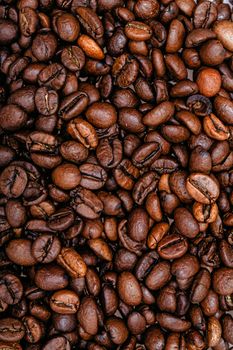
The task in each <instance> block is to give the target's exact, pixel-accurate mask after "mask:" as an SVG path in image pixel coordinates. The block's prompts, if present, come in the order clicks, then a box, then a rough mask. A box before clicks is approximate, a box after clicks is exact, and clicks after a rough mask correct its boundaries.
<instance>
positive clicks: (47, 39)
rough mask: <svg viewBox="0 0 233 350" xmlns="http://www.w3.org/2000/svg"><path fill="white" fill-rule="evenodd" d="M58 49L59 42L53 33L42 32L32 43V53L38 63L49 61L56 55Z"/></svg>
mask: <svg viewBox="0 0 233 350" xmlns="http://www.w3.org/2000/svg"><path fill="white" fill-rule="evenodd" d="M56 49H57V40H56V37H55V35H54V34H52V33H51V32H46V31H45V32H42V33H40V34H37V36H36V37H35V38H34V40H33V42H32V53H33V55H34V56H35V57H36V58H37V59H38V61H48V60H50V59H51V58H52V57H53V55H54V54H55V52H56Z"/></svg>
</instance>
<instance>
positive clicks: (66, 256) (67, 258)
mask: <svg viewBox="0 0 233 350" xmlns="http://www.w3.org/2000/svg"><path fill="white" fill-rule="evenodd" d="M57 262H58V264H59V265H61V266H62V267H64V269H65V270H66V271H67V273H68V274H69V275H70V276H71V277H74V278H77V277H83V276H85V274H86V271H87V267H86V264H85V262H84V261H83V259H82V257H81V256H80V255H79V254H78V253H77V252H76V251H75V250H74V249H72V248H62V250H61V251H60V254H59V255H58V257H57Z"/></svg>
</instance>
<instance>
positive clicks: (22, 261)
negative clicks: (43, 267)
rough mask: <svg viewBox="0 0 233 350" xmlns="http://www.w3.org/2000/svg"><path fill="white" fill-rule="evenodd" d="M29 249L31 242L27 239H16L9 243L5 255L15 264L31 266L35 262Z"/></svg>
mask: <svg viewBox="0 0 233 350" xmlns="http://www.w3.org/2000/svg"><path fill="white" fill-rule="evenodd" d="M31 248H32V242H31V241H30V240H29V239H24V238H17V239H14V240H12V241H10V242H9V244H8V245H7V246H6V254H7V256H8V258H9V259H10V260H11V261H13V262H14V263H15V264H18V265H22V266H32V265H34V264H35V262H36V260H35V259H34V257H33V255H32V254H31Z"/></svg>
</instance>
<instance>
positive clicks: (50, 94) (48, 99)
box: [35, 87, 58, 115]
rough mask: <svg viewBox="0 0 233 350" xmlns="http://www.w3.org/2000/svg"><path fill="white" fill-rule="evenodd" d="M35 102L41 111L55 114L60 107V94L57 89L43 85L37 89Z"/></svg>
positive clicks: (45, 113)
mask: <svg viewBox="0 0 233 350" xmlns="http://www.w3.org/2000/svg"><path fill="white" fill-rule="evenodd" d="M35 104H36V108H37V110H38V112H39V113H41V114H44V115H51V114H54V113H56V111H57V109H58V95H57V93H56V91H55V90H50V89H48V88H46V87H41V88H39V89H38V90H37V91H36V95H35Z"/></svg>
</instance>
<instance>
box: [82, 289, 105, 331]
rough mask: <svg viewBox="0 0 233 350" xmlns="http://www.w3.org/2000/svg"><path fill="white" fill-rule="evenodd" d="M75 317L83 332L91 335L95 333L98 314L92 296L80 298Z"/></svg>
mask: <svg viewBox="0 0 233 350" xmlns="http://www.w3.org/2000/svg"><path fill="white" fill-rule="evenodd" d="M77 317H78V321H79V323H80V325H81V326H82V328H83V329H84V331H85V332H87V333H88V334H91V335H95V334H97V332H98V326H99V322H100V314H99V309H98V306H97V304H96V302H95V299H94V298H92V297H89V296H87V297H85V298H83V299H82V302H81V304H80V307H79V310H78V313H77Z"/></svg>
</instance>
